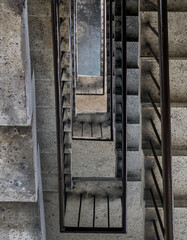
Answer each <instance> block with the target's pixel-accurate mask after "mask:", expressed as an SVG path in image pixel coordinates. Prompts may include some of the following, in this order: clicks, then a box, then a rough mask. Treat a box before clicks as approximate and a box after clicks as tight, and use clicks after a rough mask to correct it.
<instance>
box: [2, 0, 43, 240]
mask: <svg viewBox="0 0 187 240" xmlns="http://www.w3.org/2000/svg"><path fill="white" fill-rule="evenodd" d="M27 10H28V8H27V1H24V4H23V2H21V1H17V2H16V3H15V2H14V3H13V2H12V1H0V29H1V57H0V58H1V60H0V61H1V64H0V65H1V66H0V75H1V77H0V78H1V80H0V85H1V86H0V89H1V90H0V92H1V94H0V95H1V99H0V102H1V103H0V105H1V106H0V133H1V138H0V146H1V147H0V165H1V166H0V215H1V218H0V239H2V240H7V239H33V240H38V239H45V217H44V207H43V192H42V183H41V169H40V153H39V146H38V143H37V135H36V131H37V129H36V102H35V76H34V72H33V70H32V69H31V59H30V48H29V47H30V45H29V29H28V11H27Z"/></svg>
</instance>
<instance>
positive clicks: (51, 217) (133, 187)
mask: <svg viewBox="0 0 187 240" xmlns="http://www.w3.org/2000/svg"><path fill="white" fill-rule="evenodd" d="M140 189H141V187H140V183H139V182H134V183H133V182H128V195H127V196H128V199H127V205H128V213H127V214H128V216H127V231H128V234H125V235H123V234H122V235H121V234H119V235H115V234H112V235H111V234H97V235H96V234H89V235H88V234H59V224H58V222H59V212H58V204H59V203H58V193H49V192H45V193H44V196H45V209H46V226H47V240H48V239H50V240H56V239H69V238H71V239H72V240H74V239H78V240H79V239H81V240H84V239H89V240H95V239H97V240H101V239H102V240H103V239H109V240H122V239H133V240H140V239H143V223H142V217H143V216H142V210H141V207H140ZM69 204H70V205H71V206H72V209H71V211H72V210H74V214H76V213H77V210H75V209H77V208H76V206H77V207H78V204H79V201H78V204H77V201H75V199H74V200H72V201H70V202H69ZM76 204H77V205H76ZM105 204H106V202H105V203H104V201H103V203H102V202H101V205H100V206H98V209H102V210H100V211H99V212H98V214H99V215H97V216H98V220H99V218H100V217H102V218H101V219H102V220H100V221H98V222H99V223H97V224H99V225H100V224H103V223H104V224H105V221H106V218H103V215H105V211H106V210H105V209H106V208H105ZM111 204H112V205H113V203H112V201H111ZM116 204H117V205H118V204H119V203H117V202H116V203H114V206H112V205H111V211H114V210H112V209H115V211H117V208H116ZM118 206H119V205H118ZM132 206H133V207H132ZM87 217H89V216H88V215H87ZM111 220H112V219H111ZM68 221H69V222H72V223H74V224H77V221H76V218H73V217H71V216H70V215H69V220H68ZM113 221H115V223H114V222H113ZM118 222H119V218H116V219H114V220H112V222H111V223H112V224H115V225H116V223H118ZM135 222H136V228H134V223H135ZM115 225H114V226H115Z"/></svg>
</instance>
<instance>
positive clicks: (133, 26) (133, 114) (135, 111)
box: [113, 1, 141, 179]
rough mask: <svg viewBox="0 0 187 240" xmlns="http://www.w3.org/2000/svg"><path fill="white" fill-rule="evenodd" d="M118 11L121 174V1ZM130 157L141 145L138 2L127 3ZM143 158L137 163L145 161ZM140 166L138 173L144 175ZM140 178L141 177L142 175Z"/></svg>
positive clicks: (116, 55)
mask: <svg viewBox="0 0 187 240" xmlns="http://www.w3.org/2000/svg"><path fill="white" fill-rule="evenodd" d="M113 8H114V9H113V11H114V14H115V16H114V26H115V28H114V29H115V30H114V62H115V70H114V78H115V128H116V134H115V139H116V161H117V176H121V160H122V144H121V140H122V139H121V133H122V105H121V104H122V96H121V94H122V70H121V64H122V54H121V4H120V1H116V2H114V3H113ZM127 9H128V10H127V93H128V96H127V123H128V126H127V142H128V143H127V149H128V153H127V156H128V158H127V161H128V162H134V161H133V160H135V159H136V158H137V156H138V149H139V133H140V125H139V98H138V91H139V90H138V86H139V70H138V8H137V3H136V2H134V3H131V5H130V6H129V3H128V4H127ZM138 159H139V158H137V160H136V163H137V164H136V166H138V164H139V166H140V165H141V163H140V161H138ZM139 174H140V167H138V168H137V172H136V177H137V179H138V178H139V177H140V175H139ZM139 179H140V178H139Z"/></svg>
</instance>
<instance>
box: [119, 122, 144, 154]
mask: <svg viewBox="0 0 187 240" xmlns="http://www.w3.org/2000/svg"><path fill="white" fill-rule="evenodd" d="M116 131H117V134H116V141H117V142H120V141H121V135H120V134H119V133H121V132H122V124H116ZM139 136H140V124H127V147H128V149H131V150H135V151H138V149H139Z"/></svg>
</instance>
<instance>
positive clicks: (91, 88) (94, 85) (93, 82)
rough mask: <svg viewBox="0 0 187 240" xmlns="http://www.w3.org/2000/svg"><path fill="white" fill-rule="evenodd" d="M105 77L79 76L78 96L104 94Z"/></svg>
mask: <svg viewBox="0 0 187 240" xmlns="http://www.w3.org/2000/svg"><path fill="white" fill-rule="evenodd" d="M103 93H104V86H103V76H84V75H82V76H80V75H79V76H78V81H77V85H76V94H83V95H84V94H103Z"/></svg>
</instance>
